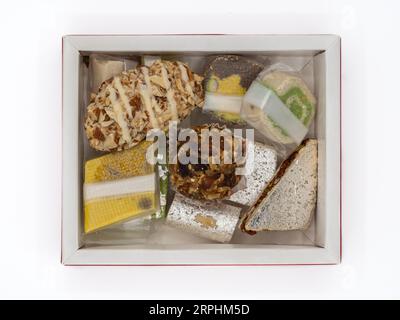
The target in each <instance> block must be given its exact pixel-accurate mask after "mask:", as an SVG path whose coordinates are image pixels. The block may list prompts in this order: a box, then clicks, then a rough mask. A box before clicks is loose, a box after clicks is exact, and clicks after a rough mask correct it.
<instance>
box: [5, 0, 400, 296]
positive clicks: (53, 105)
mask: <svg viewBox="0 0 400 320" xmlns="http://www.w3.org/2000/svg"><path fill="white" fill-rule="evenodd" d="M399 10H400V5H399V2H398V1H394V0H393V1H384V0H380V1H375V2H370V3H367V1H338V0H336V1H321V0H319V1H306V0H301V1H270V2H267V1H257V2H256V1H253V2H252V1H249V0H242V1H233V0H230V1H226V3H224V2H222V1H216V0H212V1H208V0H202V1H181V4H179V3H178V2H177V1H176V3H175V1H171V0H169V1H167V0H165V1H155V0H151V1H141V2H139V1H137V2H134V1H132V0H131V1H117V0H107V1H85V2H84V1H71V0H69V1H55V0H51V1H50V0H49V1H36V2H34V1H6V2H4V3H3V4H2V8H1V11H0V36H1V38H0V41H1V42H0V63H1V69H0V72H1V76H0V92H1V99H0V107H1V114H0V134H1V140H0V141H1V144H0V145H1V157H0V162H1V167H0V168H2V173H1V174H0V183H1V193H0V194H1V198H0V199H1V204H0V218H1V219H0V298H132V299H134V298H136V299H137V298H142V299H150V298H177V299H180V298H227V299H229V298H264V299H269V298H400V274H399V269H400V268H399V264H400V248H399V244H400V243H399V239H400V206H399V204H400V201H399V200H400V188H399V182H400V174H399V166H400V151H399V150H400V145H399V144H400V143H399V140H400V139H399V138H400V135H399V129H400V112H399V110H400V98H399V97H400V68H399V63H400V55H399V54H400V45H399V30H400V14H399ZM74 33H94V34H95V33H106V34H107V33H137V34H138V33H335V34H339V35H341V36H342V52H343V243H344V247H343V263H342V264H341V265H338V266H307V267H298V266H297V267H64V266H62V265H61V264H60V229H61V227H60V206H61V37H62V35H65V34H74Z"/></svg>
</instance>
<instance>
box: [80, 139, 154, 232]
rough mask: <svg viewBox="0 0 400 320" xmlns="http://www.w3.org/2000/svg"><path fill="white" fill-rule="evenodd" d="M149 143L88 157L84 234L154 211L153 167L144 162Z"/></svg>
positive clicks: (85, 184) (145, 142)
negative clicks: (89, 158)
mask: <svg viewBox="0 0 400 320" xmlns="http://www.w3.org/2000/svg"><path fill="white" fill-rule="evenodd" d="M150 144H151V142H147V141H144V142H142V143H140V144H139V145H137V146H136V147H134V148H132V149H129V150H125V151H121V152H116V153H111V154H108V155H105V156H102V157H99V158H97V159H93V160H89V161H87V162H86V165H85V183H84V213H85V215H84V230H85V232H86V233H88V232H92V231H95V230H98V229H100V228H104V227H107V226H109V225H111V224H114V223H118V222H122V221H125V220H128V219H131V218H134V217H136V216H142V215H146V214H151V213H154V212H155V211H156V210H157V201H156V196H155V194H156V193H155V173H154V166H152V165H150V164H149V163H148V162H147V161H146V151H147V148H148V147H149V146H150Z"/></svg>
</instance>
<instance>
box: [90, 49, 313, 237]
mask: <svg viewBox="0 0 400 320" xmlns="http://www.w3.org/2000/svg"><path fill="white" fill-rule="evenodd" d="M206 61H208V63H207V64H206V66H205V68H204V71H203V72H201V74H198V73H195V72H194V71H193V70H192V69H191V68H190V67H189V65H188V64H186V63H184V62H182V61H179V60H174V61H173V60H167V59H161V58H160V57H157V56H143V57H142V59H141V64H140V63H139V62H137V63H135V65H134V67H133V68H132V69H126V67H124V66H123V65H122V64H121V63H119V62H118V60H116V59H108V60H107V59H103V60H98V58H97V57H94V58H93V59H92V61H91V65H93V66H95V68H91V70H92V73H91V74H90V75H89V77H91V79H92V82H91V83H93V86H92V87H91V89H92V90H93V91H94V92H93V93H92V94H91V96H90V102H89V104H88V106H87V110H86V116H85V122H84V129H85V132H86V136H87V139H88V142H89V145H90V147H91V148H93V149H95V150H97V151H100V152H102V153H103V155H102V156H100V157H97V158H94V159H90V160H88V161H86V163H85V166H84V179H85V180H84V186H83V202H84V205H83V207H84V219H83V221H84V232H85V233H92V232H96V231H98V230H101V229H104V228H107V227H108V226H110V225H114V224H116V223H123V222H126V221H128V220H130V219H134V218H139V217H145V218H146V219H164V220H165V222H166V224H167V225H170V226H173V227H175V228H177V230H182V231H185V232H190V233H192V234H195V235H198V236H200V237H203V238H206V239H210V240H213V241H217V242H229V241H230V240H231V238H232V236H233V234H234V232H235V230H238V231H239V232H240V231H243V232H246V233H248V234H254V233H256V232H268V231H288V230H304V229H307V228H308V226H309V225H310V222H311V220H312V217H313V214H314V211H315V207H316V194H317V163H318V155H317V141H316V140H315V139H309V138H306V135H307V133H308V130H309V127H310V125H311V123H312V121H313V118H314V115H315V112H316V105H317V103H316V99H315V97H314V96H313V94H312V91H311V90H310V89H309V88H308V86H307V85H306V83H305V81H304V80H303V79H302V78H301V76H300V75H299V74H298V73H296V72H294V71H292V70H288V69H287V68H286V69H285V70H281V69H282V68H279V67H276V66H269V67H266V66H265V65H264V64H263V63H261V62H259V61H257V60H255V59H253V58H249V57H244V56H238V55H220V56H214V57H207V58H206ZM196 110H197V111H196ZM200 118H201V119H206V120H205V121H203V123H201V124H200V125H199V124H197V125H193V126H192V125H190V122H191V120H198V119H200ZM185 119H186V120H185ZM193 122H196V121H193ZM172 124H175V125H176V128H177V132H176V137H175V136H173V135H172V134H171V133H170V132H169V130H170V129H171V125H172ZM238 126H239V127H240V128H241V129H242V131H244V130H246V132H249V130H250V132H253V131H251V130H254V131H255V132H256V136H258V137H260V136H261V138H258V139H257V141H254V133H252V134H251V135H250V136H248V135H246V137H242V135H239V134H238V131H237V127H238ZM234 128H235V130H233V129H234ZM155 130H158V131H156V132H158V134H160V133H165V134H166V135H165V136H166V138H165V139H162V138H161V137H160V135H158V140H157V143H158V145H157V144H156V143H155V142H152V141H146V137H148V136H149V134H150V133H152V132H154V131H155ZM177 137H179V138H181V137H184V139H177ZM162 142H164V143H165V146H164V147H162ZM174 148H175V151H176V152H175V153H173V152H172V153H171V150H174ZM150 159H152V160H150Z"/></svg>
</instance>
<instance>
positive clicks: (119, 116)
mask: <svg viewBox="0 0 400 320" xmlns="http://www.w3.org/2000/svg"><path fill="white" fill-rule="evenodd" d="M107 88H108V91H109V92H110V95H109V98H110V101H111V107H112V109H113V110H114V120H115V121H116V122H117V123H118V125H119V126H120V128H121V131H122V138H123V139H124V140H125V141H126V142H127V143H131V141H132V137H131V135H130V133H129V128H128V123H127V122H126V120H125V116H124V113H125V112H124V109H123V108H122V106H121V104H120V103H119V102H118V99H117V93H116V91H115V89H114V88H113V87H111V86H110V85H109V86H108V87H107Z"/></svg>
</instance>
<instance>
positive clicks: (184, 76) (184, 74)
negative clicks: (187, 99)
mask: <svg viewBox="0 0 400 320" xmlns="http://www.w3.org/2000/svg"><path fill="white" fill-rule="evenodd" d="M178 66H179V70H180V71H181V75H182V80H183V81H184V82H185V89H186V91H187V92H189V95H190V96H191V97H193V95H194V94H193V90H192V87H191V86H190V83H189V76H188V74H187V71H186V68H185V66H184V65H183V64H182V63H180V62H178Z"/></svg>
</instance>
